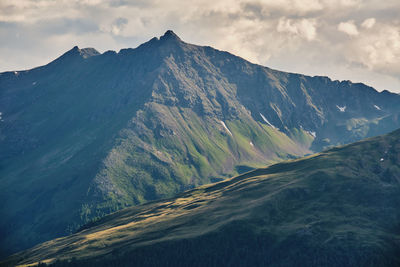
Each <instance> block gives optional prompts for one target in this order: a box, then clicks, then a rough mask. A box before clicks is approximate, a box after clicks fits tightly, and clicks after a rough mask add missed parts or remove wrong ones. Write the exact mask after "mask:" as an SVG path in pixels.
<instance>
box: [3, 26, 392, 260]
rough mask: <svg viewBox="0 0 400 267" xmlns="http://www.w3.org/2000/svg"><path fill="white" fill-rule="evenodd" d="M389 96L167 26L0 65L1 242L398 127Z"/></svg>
mask: <svg viewBox="0 0 400 267" xmlns="http://www.w3.org/2000/svg"><path fill="white" fill-rule="evenodd" d="M399 104H400V97H399V95H397V94H391V93H389V92H382V93H378V92H377V91H375V90H374V89H373V88H370V87H368V86H365V85H362V84H353V83H351V82H338V81H331V80H330V79H329V78H326V77H308V76H304V75H299V74H290V73H284V72H279V71H275V70H271V69H269V68H266V67H262V66H259V65H254V64H251V63H249V62H247V61H245V60H243V59H241V58H239V57H236V56H234V55H231V54H229V53H227V52H221V51H218V50H215V49H213V48H211V47H200V46H195V45H191V44H187V43H185V42H183V41H181V40H180V39H179V37H178V36H176V35H175V34H174V33H173V32H171V31H168V32H166V33H165V35H164V36H162V37H161V38H160V39H158V38H153V39H152V40H150V41H149V42H147V43H145V44H143V45H141V46H139V47H138V48H135V49H123V50H121V51H119V52H118V53H116V52H113V51H108V52H105V53H103V54H99V53H98V52H97V51H96V50H94V49H90V48H88V49H79V48H78V47H74V48H73V49H72V50H70V51H68V52H67V53H65V54H64V55H63V56H61V57H60V58H58V59H56V60H55V61H53V62H51V63H49V64H48V65H46V66H43V67H39V68H36V69H33V70H29V71H19V72H6V73H1V74H0V107H1V110H0V112H1V116H2V118H1V121H0V142H1V143H0V145H1V153H0V183H1V190H0V200H1V201H2V203H3V205H2V207H1V208H0V215H1V217H2V221H1V223H0V229H1V236H2V238H1V252H2V253H3V254H7V253H9V252H10V251H16V250H19V249H23V248H26V247H29V246H32V245H34V244H36V243H38V242H40V241H44V240H48V239H51V238H54V237H57V236H60V235H64V234H66V233H69V232H71V231H74V230H75V229H77V228H78V227H79V226H80V225H82V224H83V223H85V222H88V221H89V220H91V219H93V218H96V217H101V216H103V215H104V214H108V213H110V212H112V211H115V210H118V209H120V208H123V207H126V206H130V205H136V204H140V203H144V202H146V201H149V200H154V199H158V198H161V197H170V196H172V195H173V194H175V193H176V192H179V191H183V190H185V189H189V188H192V187H194V186H198V185H201V184H205V183H209V182H215V181H218V180H220V179H221V178H226V177H230V176H232V175H235V174H238V173H241V172H243V171H246V170H250V169H252V168H255V167H260V166H265V165H267V164H269V163H274V162H277V161H281V160H285V159H290V158H294V157H298V156H302V155H305V154H308V153H311V152H312V151H320V150H321V149H323V148H324V147H329V146H331V145H337V144H344V143H348V142H352V141H356V140H359V139H361V138H364V137H367V136H372V135H377V134H381V133H386V132H389V131H390V130H393V129H395V128H396V127H399V119H398V112H399V109H400V105H399Z"/></svg>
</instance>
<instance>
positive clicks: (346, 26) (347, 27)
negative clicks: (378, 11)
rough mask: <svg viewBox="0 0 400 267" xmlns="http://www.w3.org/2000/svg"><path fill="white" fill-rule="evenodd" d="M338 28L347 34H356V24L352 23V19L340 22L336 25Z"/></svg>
mask: <svg viewBox="0 0 400 267" xmlns="http://www.w3.org/2000/svg"><path fill="white" fill-rule="evenodd" d="M338 30H339V31H341V32H344V33H347V34H348V35H351V36H355V35H358V34H359V32H358V29H357V26H356V25H355V24H354V20H349V21H347V22H340V23H339V25H338Z"/></svg>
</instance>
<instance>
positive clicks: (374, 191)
mask: <svg viewBox="0 0 400 267" xmlns="http://www.w3.org/2000/svg"><path fill="white" fill-rule="evenodd" d="M399 155H400V130H397V131H395V132H393V133H390V134H388V135H385V136H379V137H374V138H371V139H367V140H364V141H361V142H358V143H354V144H351V145H346V146H343V147H339V148H334V149H330V150H328V151H325V152H322V153H319V154H316V155H313V156H309V157H306V158H302V159H298V160H292V161H288V162H283V163H279V164H276V165H272V166H270V167H267V168H263V169H257V170H254V171H251V172H248V173H246V174H243V175H241V176H238V177H235V178H232V179H228V180H225V181H223V182H219V183H216V184H212V185H206V186H201V187H199V188H196V189H194V190H190V191H186V192H184V193H181V194H180V195H178V196H177V197H175V198H171V199H166V200H160V201H156V202H152V203H148V204H145V205H141V206H136V207H132V208H127V209H124V210H121V211H119V212H116V213H113V214H111V215H108V216H106V217H104V218H102V219H100V220H98V221H97V222H93V223H92V224H90V225H87V226H85V227H84V228H83V229H82V230H81V231H80V232H78V233H76V234H73V235H71V236H68V237H63V238H59V239H55V240H52V241H49V242H46V243H43V244H41V245H38V246H36V247H34V248H32V249H29V250H27V251H24V252H21V253H18V254H16V255H14V256H12V257H11V258H9V259H8V263H10V264H11V263H12V264H15V263H18V264H32V263H37V262H39V261H40V262H46V263H48V264H49V263H54V265H51V266H125V265H128V264H129V265H135V264H136V265H137V266H160V265H162V266H217V265H218V266H230V265H232V266H265V265H268V266H399V264H400V211H399V209H398V207H399V205H400V157H399ZM56 260H58V261H57V262H55V261H56Z"/></svg>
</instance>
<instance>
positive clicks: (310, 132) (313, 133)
mask: <svg viewBox="0 0 400 267" xmlns="http://www.w3.org/2000/svg"><path fill="white" fill-rule="evenodd" d="M300 129H302V130H304V131H305V132H306V133H308V134H309V135H311V136H312V137H314V138H316V137H317V133H316V132H313V131H307V130H305V129H304V128H303V126H302V125H300Z"/></svg>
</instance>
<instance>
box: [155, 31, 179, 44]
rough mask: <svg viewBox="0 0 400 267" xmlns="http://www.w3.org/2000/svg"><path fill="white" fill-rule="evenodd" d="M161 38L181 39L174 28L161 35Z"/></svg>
mask: <svg viewBox="0 0 400 267" xmlns="http://www.w3.org/2000/svg"><path fill="white" fill-rule="evenodd" d="M160 40H175V41H181V38H179V36H178V35H176V34H175V33H174V32H173V31H172V30H168V31H166V32H165V33H164V35H163V36H161V37H160Z"/></svg>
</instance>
